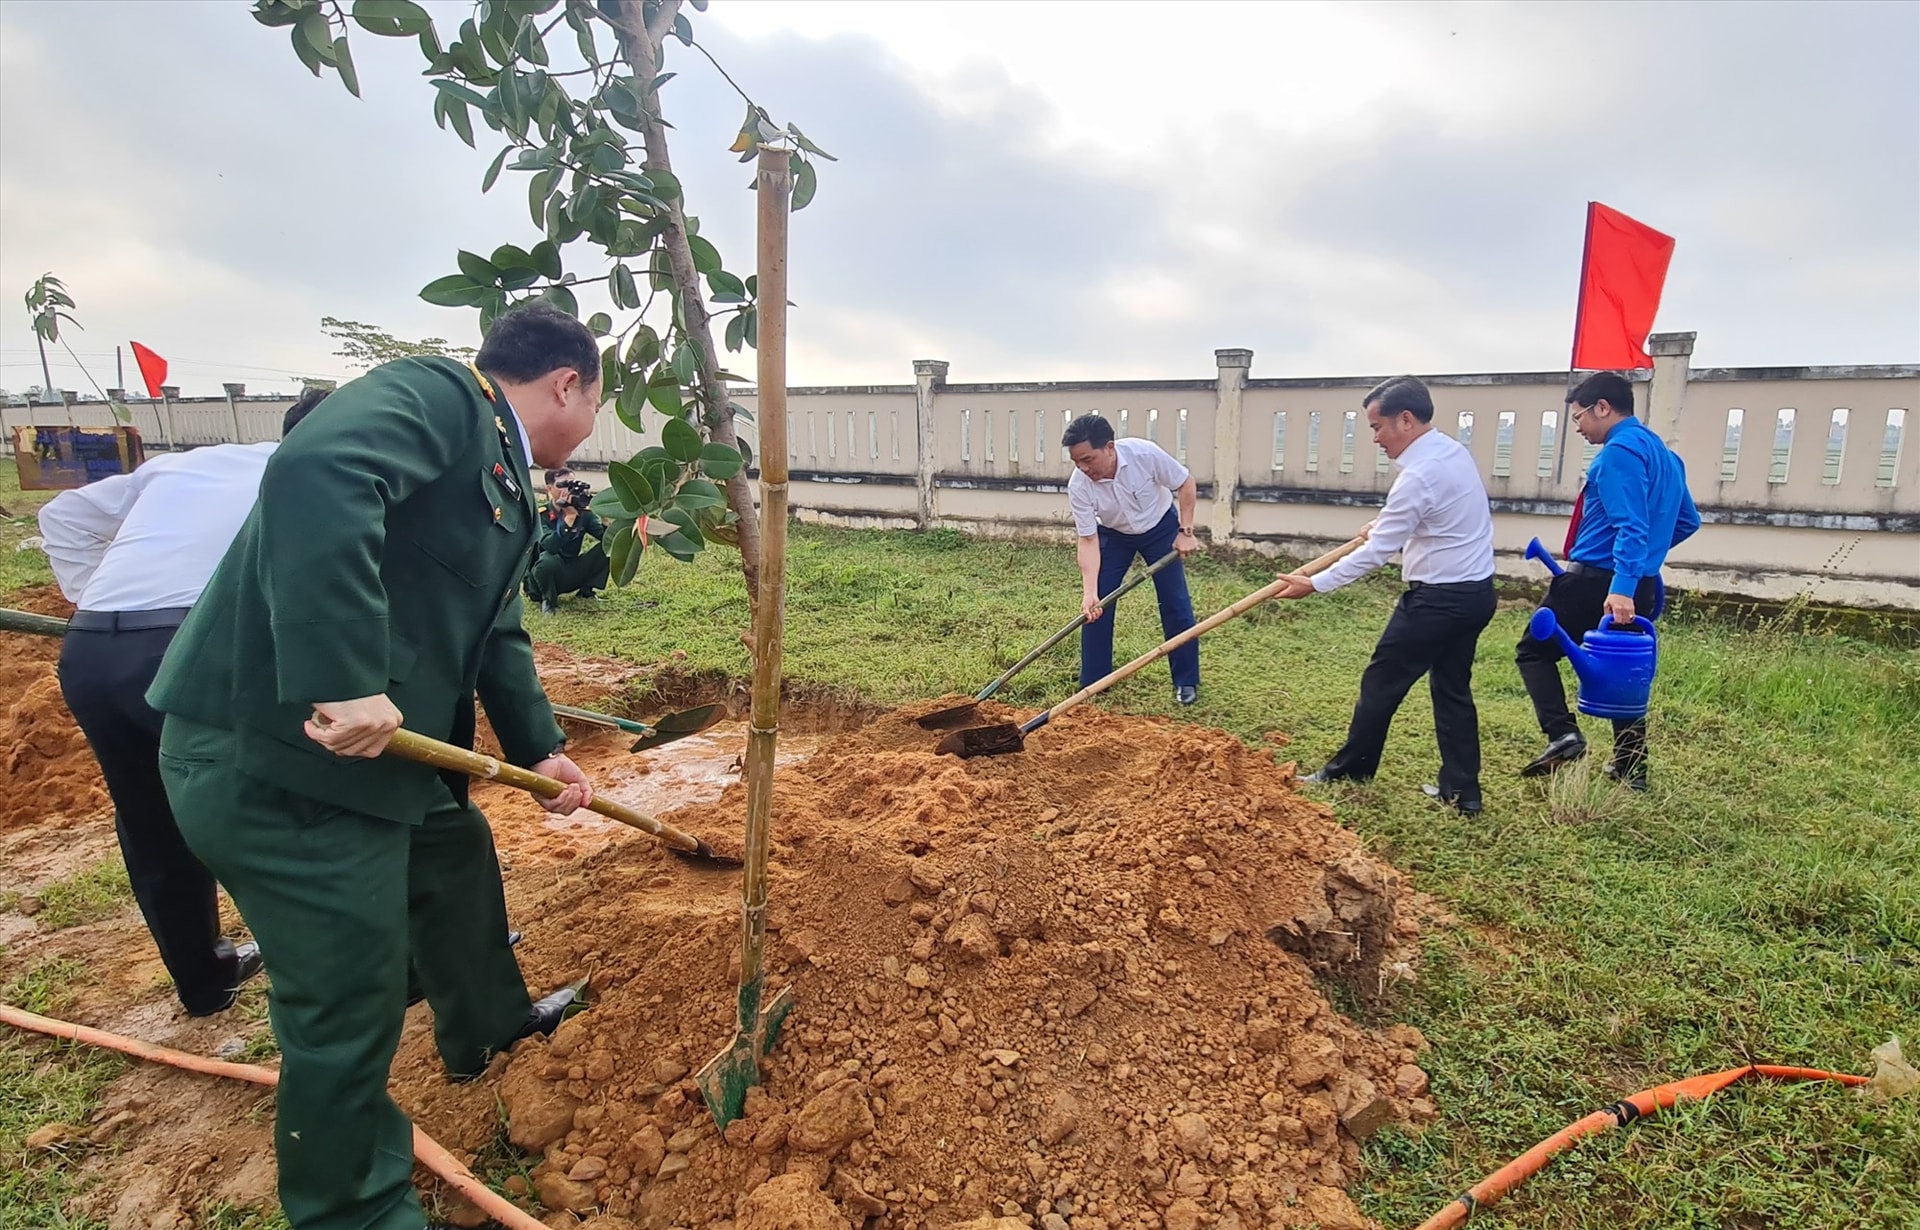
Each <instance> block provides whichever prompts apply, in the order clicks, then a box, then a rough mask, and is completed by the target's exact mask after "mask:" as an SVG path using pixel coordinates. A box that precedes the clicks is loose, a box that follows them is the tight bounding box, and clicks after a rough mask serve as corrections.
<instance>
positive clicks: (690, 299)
mask: <svg viewBox="0 0 1920 1230" xmlns="http://www.w3.org/2000/svg"><path fill="white" fill-rule="evenodd" d="M644 9H645V0H600V11H601V13H602V14H604V15H605V16H606V18H607V20H608V22H609V24H611V25H612V26H613V29H614V33H615V35H616V36H617V37H618V39H619V41H620V51H621V53H622V54H623V55H624V56H625V57H626V59H627V63H628V64H630V65H632V66H633V72H634V77H635V79H636V80H638V81H641V82H651V81H652V80H653V79H654V78H655V77H657V76H659V75H660V47H661V43H662V40H664V39H665V38H666V36H667V33H668V32H669V31H670V30H672V29H673V19H674V17H675V16H676V15H678V14H679V12H680V0H664V2H663V3H661V4H659V5H658V7H656V8H655V9H654V11H653V20H652V21H651V22H649V21H647V20H646V17H645V13H644ZM642 105H643V109H644V111H645V113H646V129H645V131H644V132H643V133H642V134H641V137H642V140H643V141H644V142H645V145H646V151H647V156H646V160H645V161H644V162H643V163H642V164H641V166H642V169H643V170H647V171H666V172H669V173H671V172H672V170H673V163H672V161H671V159H670V158H669V157H668V154H667V130H666V127H665V126H664V125H663V124H661V122H660V106H659V102H658V99H657V96H655V95H652V94H649V95H648V96H647V97H646V99H645V100H644V102H643V104H642ZM661 242H662V243H663V244H664V245H665V246H666V250H667V261H668V264H669V265H670V267H671V269H672V273H673V284H674V287H675V289H676V290H677V291H678V292H679V300H680V311H681V316H682V318H683V319H684V320H685V321H686V336H687V337H688V338H689V339H690V340H691V341H692V343H693V348H694V351H695V353H696V355H697V357H698V359H699V373H698V376H697V379H698V380H699V382H700V391H701V398H702V400H703V401H705V402H706V404H707V405H708V406H709V407H711V411H710V413H709V415H708V417H707V431H708V434H709V435H710V437H711V438H712V439H713V440H715V441H717V442H718V443H721V444H729V445H734V446H735V447H738V445H739V437H738V436H737V435H735V433H734V429H733V410H732V404H731V402H730V401H729V399H728V396H727V385H726V381H724V380H722V379H720V351H719V348H718V347H716V346H715V345H714V344H713V327H712V325H711V324H710V323H709V319H708V316H707V300H706V290H705V287H704V286H703V285H702V284H701V281H700V274H699V271H698V270H696V269H695V268H694V265H693V249H692V248H691V247H689V246H688V244H687V215H686V210H685V209H684V208H683V203H682V199H681V198H679V197H676V198H674V200H672V201H671V202H669V204H668V218H667V231H666V234H665V235H663V236H662V237H661ZM726 488H727V504H728V506H729V507H731V508H732V509H733V511H734V513H735V515H737V516H738V517H739V518H740V525H739V531H740V571H741V573H742V574H743V575H744V576H745V578H746V582H747V604H748V609H749V610H756V609H758V605H759V592H760V517H759V514H757V513H756V512H755V511H754V507H753V488H752V486H751V485H750V484H749V483H748V482H747V472H746V470H745V468H744V467H743V468H742V469H741V470H740V472H739V473H738V474H735V475H734V476H733V477H732V478H730V479H728V480H727V484H726Z"/></svg>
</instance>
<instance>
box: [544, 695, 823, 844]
mask: <svg viewBox="0 0 1920 1230" xmlns="http://www.w3.org/2000/svg"><path fill="white" fill-rule="evenodd" d="M820 742H821V740H820V737H819V736H817V735H785V734H783V735H781V736H780V743H779V749H778V751H777V753H776V755H775V758H774V764H775V765H776V767H778V766H785V765H789V764H792V763H794V762H795V761H797V760H804V759H806V758H807V757H808V756H811V755H812V754H813V752H814V749H815V748H817V747H819V746H820ZM617 747H618V750H617V751H609V752H608V753H607V754H605V755H604V756H597V757H594V758H593V761H592V763H590V764H583V765H582V767H583V768H585V769H586V771H587V773H588V774H589V775H590V776H591V777H592V778H593V780H594V782H595V785H596V788H597V789H598V790H599V791H600V793H602V794H604V795H605V796H606V797H607V798H609V799H613V800H615V801H617V802H620V803H624V804H625V805H627V806H628V807H631V808H633V809H634V810H635V811H638V812H641V813H643V814H645V815H649V816H659V815H664V814H665V813H667V812H670V811H673V810H675V809H676V808H681V807H689V806H691V805H693V804H695V803H707V802H711V801H713V800H714V799H717V798H719V797H720V795H721V793H722V792H724V791H725V790H726V788H727V787H728V786H730V785H732V784H733V783H734V782H736V781H739V780H741V777H742V774H743V773H744V772H745V768H744V765H745V758H746V753H747V724H746V723H745V722H722V723H720V724H719V725H718V726H714V727H712V728H711V729H708V730H704V731H702V732H700V733H699V734H697V735H690V736H689V737H687V738H685V739H682V740H680V741H679V742H678V743H672V744H669V745H667V746H666V747H663V748H660V749H659V750H657V751H653V752H648V753H644V754H641V755H638V756H636V755H631V754H629V753H628V752H627V751H626V745H625V744H624V743H622V744H619V745H617ZM545 823H546V827H547V828H549V829H551V830H553V831H555V832H560V833H601V832H606V831H608V830H610V829H623V828H625V827H626V826H624V825H622V824H620V823H618V822H617V821H613V820H608V819H606V818H604V817H602V816H597V815H595V814H594V813H592V812H590V811H580V812H575V813H574V814H573V815H571V816H564V817H562V816H548V817H547V819H546V822H545Z"/></svg>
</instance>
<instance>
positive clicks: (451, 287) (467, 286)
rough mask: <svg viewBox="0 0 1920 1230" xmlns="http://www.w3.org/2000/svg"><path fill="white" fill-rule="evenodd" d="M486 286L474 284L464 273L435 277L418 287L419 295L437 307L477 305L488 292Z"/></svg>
mask: <svg viewBox="0 0 1920 1230" xmlns="http://www.w3.org/2000/svg"><path fill="white" fill-rule="evenodd" d="M489 289H490V288H488V287H485V286H475V285H474V283H473V279H472V278H470V277H468V276H467V275H466V274H464V273H450V274H448V275H447V276H446V277H444V278H435V279H434V280H433V281H431V282H428V283H427V284H426V285H425V286H422V287H421V288H420V297H421V298H422V299H425V300H426V301H427V302H428V303H432V304H435V305H437V306H439V307H477V306H478V305H479V304H480V303H481V301H482V300H484V299H485V298H486V296H487V295H488V293H489Z"/></svg>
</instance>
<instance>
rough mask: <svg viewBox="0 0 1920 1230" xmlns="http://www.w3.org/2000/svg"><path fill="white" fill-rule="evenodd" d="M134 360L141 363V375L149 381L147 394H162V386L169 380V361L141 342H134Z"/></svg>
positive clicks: (153, 395) (150, 395) (154, 395)
mask: <svg viewBox="0 0 1920 1230" xmlns="http://www.w3.org/2000/svg"><path fill="white" fill-rule="evenodd" d="M133 361H134V362H135V363H138V364H139V365H140V375H141V376H142V377H143V378H145V380H146V382H147V396H148V397H158V396H160V386H161V385H163V384H165V383H166V382H167V361H166V360H165V359H163V358H161V357H160V356H159V355H157V354H155V353H153V351H151V350H148V349H147V348H146V347H145V346H142V345H141V344H140V343H139V342H135V343H133Z"/></svg>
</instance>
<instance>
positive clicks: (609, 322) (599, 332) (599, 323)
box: [587, 312, 613, 337]
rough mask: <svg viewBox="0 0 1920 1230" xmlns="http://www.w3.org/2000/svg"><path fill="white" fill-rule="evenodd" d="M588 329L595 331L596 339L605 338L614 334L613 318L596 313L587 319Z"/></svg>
mask: <svg viewBox="0 0 1920 1230" xmlns="http://www.w3.org/2000/svg"><path fill="white" fill-rule="evenodd" d="M587 328H589V329H591V330H593V333H594V336H595V337H605V336H607V334H609V333H612V332H613V317H611V316H609V315H607V314H606V313H605V312H595V313H594V314H593V315H591V316H589V317H587Z"/></svg>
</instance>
